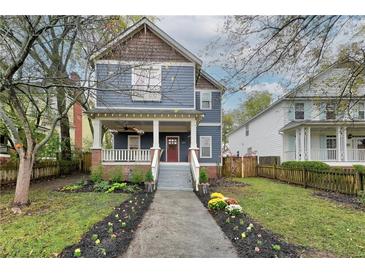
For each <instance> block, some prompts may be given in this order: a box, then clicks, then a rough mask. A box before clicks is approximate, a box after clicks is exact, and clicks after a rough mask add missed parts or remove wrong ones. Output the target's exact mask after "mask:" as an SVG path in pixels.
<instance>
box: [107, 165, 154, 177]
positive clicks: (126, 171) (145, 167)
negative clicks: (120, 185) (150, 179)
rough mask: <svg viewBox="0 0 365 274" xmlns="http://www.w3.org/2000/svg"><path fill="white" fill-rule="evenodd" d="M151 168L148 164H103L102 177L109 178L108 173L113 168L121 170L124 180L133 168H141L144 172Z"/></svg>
mask: <svg viewBox="0 0 365 274" xmlns="http://www.w3.org/2000/svg"><path fill="white" fill-rule="evenodd" d="M150 168H151V166H150V165H133V164H130V165H124V164H123V165H108V164H103V178H104V179H105V180H109V179H110V174H111V173H112V171H113V170H122V172H123V175H124V180H128V179H129V176H130V174H131V172H132V170H134V169H138V170H142V171H143V173H144V174H146V172H147V171H148V170H149V169H150Z"/></svg>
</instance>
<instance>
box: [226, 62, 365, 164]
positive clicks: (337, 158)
mask: <svg viewBox="0 0 365 274" xmlns="http://www.w3.org/2000/svg"><path fill="white" fill-rule="evenodd" d="M345 70H346V69H344V68H338V67H332V68H330V69H328V70H326V71H324V72H322V73H320V74H318V75H317V76H316V77H314V78H313V79H312V80H311V81H307V82H306V83H304V84H302V85H300V86H299V87H297V88H295V89H294V90H293V91H291V92H289V93H287V94H285V95H284V96H283V97H281V98H280V99H279V100H277V101H275V102H274V103H272V104H271V105H270V106H269V107H268V108H266V109H265V110H263V111H262V112H260V113H259V114H257V115H256V116H255V117H253V118H252V119H250V120H249V121H247V122H246V123H244V124H243V125H241V126H239V127H238V128H237V129H235V130H234V131H232V132H231V133H230V134H229V137H228V141H229V146H230V148H231V151H232V153H233V154H236V153H237V152H239V153H240V155H245V154H252V153H256V155H257V156H280V159H281V161H282V162H283V161H289V160H317V161H322V162H326V163H328V164H330V165H332V166H351V165H353V164H363V165H365V107H364V105H365V97H364V95H365V85H364V84H362V85H360V86H359V87H358V88H357V89H356V93H355V94H353V95H352V97H351V98H349V97H347V96H342V98H341V100H340V97H339V96H338V94H339V92H340V90H341V87H344V83H345V81H346V78H345V77H346V75H347V73H345ZM345 94H346V93H345ZM344 109H345V110H344Z"/></svg>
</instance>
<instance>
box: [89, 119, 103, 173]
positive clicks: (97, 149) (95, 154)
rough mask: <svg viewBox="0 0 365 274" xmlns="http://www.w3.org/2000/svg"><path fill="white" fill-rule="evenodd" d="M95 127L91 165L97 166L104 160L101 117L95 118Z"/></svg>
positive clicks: (93, 121)
mask: <svg viewBox="0 0 365 274" xmlns="http://www.w3.org/2000/svg"><path fill="white" fill-rule="evenodd" d="M92 123H93V128H94V136H93V146H92V148H91V167H96V166H98V165H100V164H101V162H102V155H101V137H102V136H101V135H102V124H101V121H100V120H99V119H93V120H92Z"/></svg>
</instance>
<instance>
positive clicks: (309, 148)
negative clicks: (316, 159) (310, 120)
mask: <svg viewBox="0 0 365 274" xmlns="http://www.w3.org/2000/svg"><path fill="white" fill-rule="evenodd" d="M306 135H307V144H306V146H307V160H308V161H310V160H311V128H310V127H307V134H306Z"/></svg>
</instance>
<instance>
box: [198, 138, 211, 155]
mask: <svg viewBox="0 0 365 274" xmlns="http://www.w3.org/2000/svg"><path fill="white" fill-rule="evenodd" d="M202 138H209V144H210V146H209V156H203V155H202V149H201V148H202V145H201V144H202ZM199 147H200V149H199V152H200V158H202V159H209V158H212V136H200V137H199Z"/></svg>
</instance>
